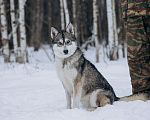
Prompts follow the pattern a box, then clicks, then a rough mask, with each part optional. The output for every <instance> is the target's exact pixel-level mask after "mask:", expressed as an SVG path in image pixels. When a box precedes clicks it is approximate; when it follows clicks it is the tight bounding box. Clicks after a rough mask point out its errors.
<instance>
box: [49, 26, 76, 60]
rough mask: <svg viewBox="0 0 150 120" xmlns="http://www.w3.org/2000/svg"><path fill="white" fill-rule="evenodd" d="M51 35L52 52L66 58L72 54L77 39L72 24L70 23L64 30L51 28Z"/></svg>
mask: <svg viewBox="0 0 150 120" xmlns="http://www.w3.org/2000/svg"><path fill="white" fill-rule="evenodd" d="M51 37H52V44H53V50H54V54H55V55H56V56H57V57H60V58H67V57H70V56H71V55H73V54H74V52H75V51H76V49H77V41H76V38H75V35H74V28H73V25H72V24H71V23H70V24H69V25H68V26H67V28H66V30H65V31H61V32H58V31H57V30H56V29H55V28H54V27H52V28H51Z"/></svg>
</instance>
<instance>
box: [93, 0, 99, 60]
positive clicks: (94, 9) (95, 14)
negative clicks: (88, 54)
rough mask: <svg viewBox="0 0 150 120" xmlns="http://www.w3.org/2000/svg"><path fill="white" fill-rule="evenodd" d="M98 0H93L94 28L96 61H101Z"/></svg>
mask: <svg viewBox="0 0 150 120" xmlns="http://www.w3.org/2000/svg"><path fill="white" fill-rule="evenodd" d="M97 16H98V9H97V0H93V29H94V39H95V47H96V62H99V41H98V30H97V27H98V24H97Z"/></svg>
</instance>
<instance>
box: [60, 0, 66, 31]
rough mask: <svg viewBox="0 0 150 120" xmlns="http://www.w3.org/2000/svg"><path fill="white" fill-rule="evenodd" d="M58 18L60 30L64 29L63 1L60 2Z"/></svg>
mask: <svg viewBox="0 0 150 120" xmlns="http://www.w3.org/2000/svg"><path fill="white" fill-rule="evenodd" d="M60 16H61V29H62V30H64V29H65V19H64V5H63V0H60Z"/></svg>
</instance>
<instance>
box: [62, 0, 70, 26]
mask: <svg viewBox="0 0 150 120" xmlns="http://www.w3.org/2000/svg"><path fill="white" fill-rule="evenodd" d="M63 3H64V11H65V20H66V26H67V25H68V24H69V23H70V18H69V11H68V5H67V0H63Z"/></svg>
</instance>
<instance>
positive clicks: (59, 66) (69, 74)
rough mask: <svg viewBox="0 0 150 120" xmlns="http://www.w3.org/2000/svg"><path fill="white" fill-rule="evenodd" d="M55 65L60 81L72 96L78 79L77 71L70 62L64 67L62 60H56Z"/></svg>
mask: <svg viewBox="0 0 150 120" xmlns="http://www.w3.org/2000/svg"><path fill="white" fill-rule="evenodd" d="M55 64H56V70H57V74H58V77H59V79H60V80H61V82H62V83H63V85H64V87H65V88H66V89H67V90H68V91H69V92H70V94H72V92H73V84H74V80H75V79H76V77H77V70H76V69H75V68H72V67H71V63H69V62H67V63H66V64H64V65H63V63H62V60H60V59H55Z"/></svg>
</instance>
